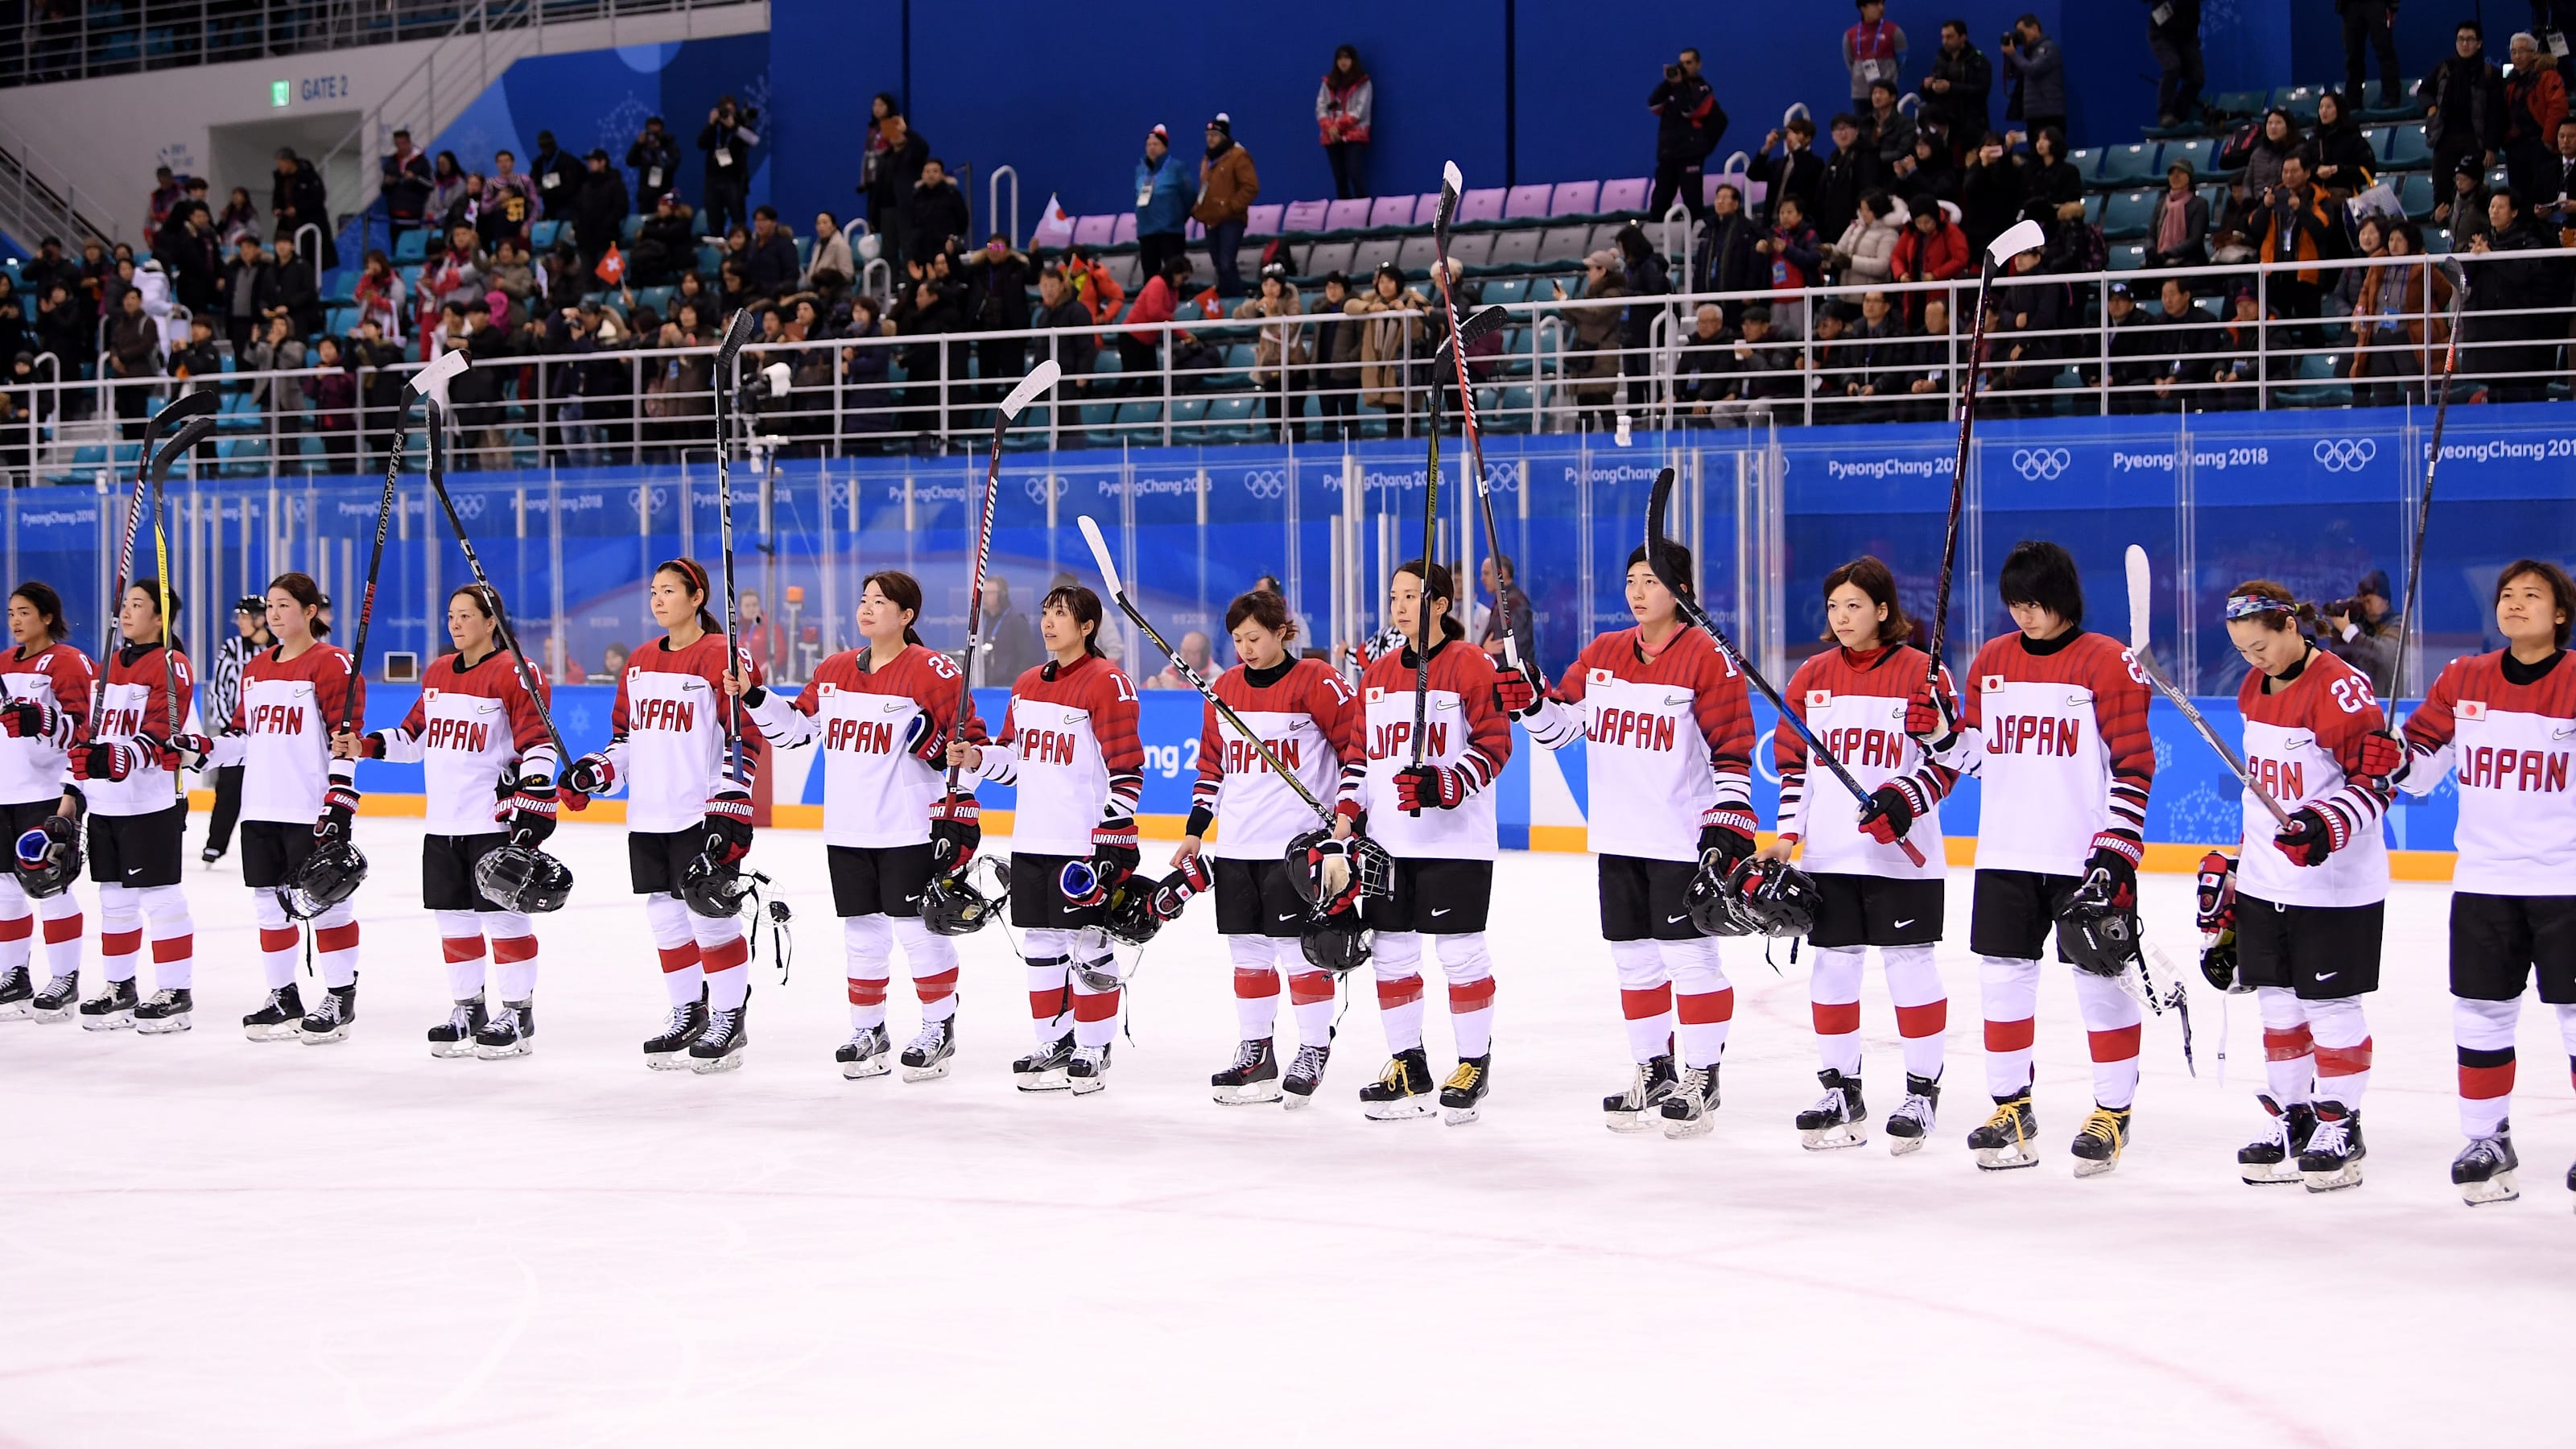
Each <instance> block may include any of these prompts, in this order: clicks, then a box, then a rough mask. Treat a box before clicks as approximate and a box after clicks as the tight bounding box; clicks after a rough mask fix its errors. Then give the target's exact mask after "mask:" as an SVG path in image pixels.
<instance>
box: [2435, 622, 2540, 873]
mask: <svg viewBox="0 0 2576 1449" xmlns="http://www.w3.org/2000/svg"><path fill="white" fill-rule="evenodd" d="M2508 659H2509V656H2508V655H2506V654H2505V653H2504V651H2502V650H2498V651H2496V652H2495V653H2492V654H2483V655H2478V656H2476V657H2474V658H2469V659H2455V660H2453V661H2452V662H2451V663H2450V664H2448V665H2447V666H2445V667H2444V668H2443V670H2442V672H2441V674H2440V675H2439V676H2437V677H2436V678H2435V679H2434V681H2433V687H2432V688H2431V689H2429V690H2427V691H2425V695H2424V703H2423V705H2422V707H2421V708H2419V709H2417V710H2416V711H2415V712H2414V713H2413V714H2412V715H2410V716H2408V718H2407V721H2406V742H2407V747H2408V749H2409V751H2410V752H2411V753H2412V754H2413V755H2414V767H2413V768H2412V769H2411V770H2410V771H2409V772H2408V773H2407V776H2406V779H2405V781H2404V787H2405V789H2406V790H2407V791H2408V792H2410V793H2412V794H2417V795H2424V794H2430V793H2431V792H2432V791H2433V789H2434V788H2435V787H2436V786H2438V785H2439V784H2440V783H2441V782H2442V778H2443V776H2444V774H2445V773H2446V772H2447V773H2448V774H2449V776H2450V778H2451V780H2452V781H2453V783H2454V784H2455V785H2456V786H2457V788H2458V791H2459V797H2460V818H2459V824H2458V825H2457V826H2456V827H2455V828H2454V829H2453V831H2452V845H2453V848H2454V849H2456V850H2457V851H2458V852H2459V859H2458V862H2457V864H2456V865H2455V866H2454V868H2453V870H2452V875H2451V884H2452V888H2453V889H2455V890H2461V891H2468V892H2473V893H2476V894H2480V895H2509V896H2566V895H2576V667H2570V666H2569V665H2568V663H2567V660H2566V657H2565V656H2564V655H2561V656H2559V657H2558V658H2557V659H2556V660H2554V661H2552V662H2550V663H2547V664H2545V665H2543V666H2541V667H2540V668H2541V671H2542V672H2538V673H2536V674H2535V672H2534V670H2533V667H2532V666H2526V665H2522V664H2519V663H2514V664H2511V665H2510V668H2511V669H2512V673H2511V674H2508V673H2507V669H2508Z"/></svg>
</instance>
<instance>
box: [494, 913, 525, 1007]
mask: <svg viewBox="0 0 2576 1449" xmlns="http://www.w3.org/2000/svg"><path fill="white" fill-rule="evenodd" d="M483 926H484V929H485V930H486V931H487V932H489V933H490V934H491V937H492V985H493V989H494V990H496V991H498V992H500V993H501V1000H502V1001H504V1002H524V1001H529V1000H531V999H533V998H534V997H535V996H536V992H537V924H536V922H534V921H531V920H529V919H528V917H527V913H525V912H524V911H487V912H485V913H484V921H483Z"/></svg>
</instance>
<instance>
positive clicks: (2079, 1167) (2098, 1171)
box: [2075, 1156, 2120, 1177]
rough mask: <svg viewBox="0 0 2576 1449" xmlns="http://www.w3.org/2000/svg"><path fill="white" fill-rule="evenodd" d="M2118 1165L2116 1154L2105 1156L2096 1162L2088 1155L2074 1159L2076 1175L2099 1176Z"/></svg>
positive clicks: (2118, 1160)
mask: <svg viewBox="0 0 2576 1449" xmlns="http://www.w3.org/2000/svg"><path fill="white" fill-rule="evenodd" d="M2119 1165H2120V1159H2119V1158H2118V1157H2116V1156H2114V1157H2109V1158H2106V1159H2104V1160H2102V1161H2100V1162H2096V1161H2094V1160H2093V1159H2092V1158H2089V1157H2079V1158H2077V1159H2075V1175H2076V1176H2077V1177H2100V1176H2102V1175H2103V1174H2104V1173H2106V1172H2109V1171H2110V1170H2111V1169H2113V1168H2115V1167H2118V1166H2119Z"/></svg>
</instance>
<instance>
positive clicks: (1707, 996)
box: [1673, 986, 1735, 1026]
mask: <svg viewBox="0 0 2576 1449" xmlns="http://www.w3.org/2000/svg"><path fill="white" fill-rule="evenodd" d="M1673 1009H1674V1010H1675V1012H1676V1013H1678V1014H1679V1015H1680V1017H1681V1022H1682V1025H1684V1026H1716V1025H1718V1024H1719V1023H1721V1022H1729V1021H1733V1020H1735V988H1734V987H1732V986H1730V987H1727V988H1726V989H1725V990H1723V991H1685V992H1683V993H1681V994H1680V995H1679V996H1676V997H1674V998H1673Z"/></svg>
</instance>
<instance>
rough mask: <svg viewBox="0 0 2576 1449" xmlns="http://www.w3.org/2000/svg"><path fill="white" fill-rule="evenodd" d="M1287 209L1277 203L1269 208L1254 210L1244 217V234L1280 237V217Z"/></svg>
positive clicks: (1257, 207)
mask: <svg viewBox="0 0 2576 1449" xmlns="http://www.w3.org/2000/svg"><path fill="white" fill-rule="evenodd" d="M1287 209H1288V208H1286V207H1284V206H1281V205H1279V204H1277V203H1275V202H1274V203H1272V204H1271V205H1268V206H1256V207H1254V208H1252V209H1251V210H1250V211H1249V212H1247V213H1246V214H1245V215H1244V218H1243V234H1244V235H1245V236H1277V235H1279V215H1280V213H1281V212H1284V211H1286V210H1287Z"/></svg>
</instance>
